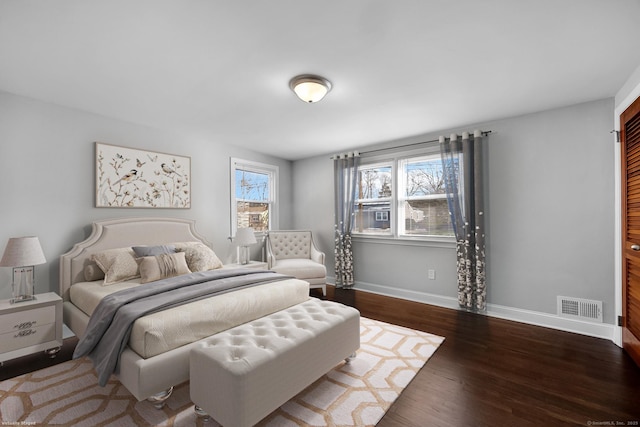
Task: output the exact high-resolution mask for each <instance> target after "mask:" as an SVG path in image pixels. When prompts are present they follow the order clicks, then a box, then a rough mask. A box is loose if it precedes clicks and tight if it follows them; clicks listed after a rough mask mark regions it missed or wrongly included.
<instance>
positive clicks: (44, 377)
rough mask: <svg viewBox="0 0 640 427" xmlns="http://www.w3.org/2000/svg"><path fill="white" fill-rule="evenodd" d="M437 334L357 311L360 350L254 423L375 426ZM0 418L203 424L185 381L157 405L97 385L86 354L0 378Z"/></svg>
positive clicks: (116, 386)
mask: <svg viewBox="0 0 640 427" xmlns="http://www.w3.org/2000/svg"><path fill="white" fill-rule="evenodd" d="M443 341H444V338H443V337H439V336H436V335H432V334H428V333H425V332H420V331H415V330H413V329H408V328H404V327H401V326H396V325H391V324H388V323H384V322H379V321H376V320H372V319H367V318H363V317H361V318H360V349H359V350H358V352H357V357H356V358H355V359H354V360H353V361H352V362H351V363H350V364H345V363H340V364H339V365H337V366H336V367H335V368H334V369H332V370H331V371H330V372H328V373H327V374H326V375H324V376H323V377H321V378H320V379H318V380H317V381H316V382H315V383H313V384H312V385H310V386H309V387H307V388H306V389H305V390H303V391H302V392H300V393H299V394H298V395H297V396H295V397H294V398H292V399H291V400H290V401H289V402H287V403H285V404H284V405H282V406H281V407H280V408H278V409H277V410H275V411H274V412H273V413H271V414H270V415H269V416H267V417H266V418H265V419H264V420H262V421H261V422H260V423H259V424H258V425H259V426H270V427H274V426H374V425H375V424H376V423H377V422H378V421H379V420H380V419H381V418H382V416H383V415H384V414H385V412H386V411H387V410H388V409H389V407H390V406H391V404H392V403H393V402H394V401H395V400H396V398H397V397H398V396H399V395H400V393H401V392H402V390H403V389H404V388H405V387H406V386H407V385H408V384H409V382H410V381H411V380H412V379H413V377H414V376H415V375H416V373H417V372H418V371H419V370H420V369H421V368H422V366H424V364H425V363H426V362H427V360H428V359H429V357H431V355H432V354H433V353H434V352H435V351H436V349H437V348H438V347H439V346H440V344H441V343H442V342H443ZM0 425H38V426H39V425H59V426H74V427H76V426H80V427H82V426H87V427H95V426H105V427H106V426H109V427H111V426H113V427H115V426H132V427H134V426H135V427H138V426H167V427H171V426H173V427H182V426H195V425H197V426H207V427H218V426H219V424H218V423H216V422H215V421H214V420H209V421H208V422H206V423H205V422H203V420H202V419H199V418H198V417H197V416H196V415H195V413H194V411H193V404H192V403H191V402H190V400H189V383H188V382H185V383H183V384H181V385H179V386H177V387H175V388H174V391H173V394H172V395H171V397H170V398H169V399H168V400H167V402H166V405H165V407H164V408H163V409H161V410H157V409H155V407H154V406H153V405H152V404H151V403H149V402H147V401H141V402H138V401H137V400H136V399H135V398H134V397H133V396H132V395H131V394H130V393H129V392H128V391H127V389H126V388H124V387H123V386H122V385H121V384H120V383H119V382H118V380H117V379H116V378H115V377H112V378H111V380H110V381H109V382H108V384H107V385H106V386H105V387H100V386H98V385H97V379H96V375H95V372H94V370H93V367H92V365H91V362H90V361H89V360H88V359H87V358H81V359H78V360H71V361H67V362H64V363H61V364H58V365H54V366H51V367H48V368H45V369H42V370H40V371H36V372H32V373H29V374H25V375H21V376H19V377H15V378H11V379H8V380H5V381H2V382H0Z"/></svg>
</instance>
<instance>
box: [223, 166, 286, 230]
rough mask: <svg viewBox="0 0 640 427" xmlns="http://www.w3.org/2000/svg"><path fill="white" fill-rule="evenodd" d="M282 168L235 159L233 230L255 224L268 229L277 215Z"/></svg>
mask: <svg viewBox="0 0 640 427" xmlns="http://www.w3.org/2000/svg"><path fill="white" fill-rule="evenodd" d="M277 177H278V167H277V166H272V165H266V164H262V163H257V162H250V161H245V160H240V159H231V198H232V200H231V209H232V211H233V212H232V216H231V217H232V221H234V223H233V224H232V230H231V231H232V233H233V235H235V233H236V230H237V229H238V228H246V227H251V228H253V229H254V230H255V231H256V232H261V231H262V232H264V231H268V230H269V229H271V228H272V225H273V224H274V220H275V219H276V218H277V217H276V215H277V204H276V200H277V199H276V188H277V185H276V183H277Z"/></svg>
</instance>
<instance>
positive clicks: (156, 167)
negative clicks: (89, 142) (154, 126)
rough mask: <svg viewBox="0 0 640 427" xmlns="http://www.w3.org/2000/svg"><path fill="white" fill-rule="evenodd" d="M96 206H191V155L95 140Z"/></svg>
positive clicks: (169, 207)
mask: <svg viewBox="0 0 640 427" xmlns="http://www.w3.org/2000/svg"><path fill="white" fill-rule="evenodd" d="M95 168H96V176H95V179H96V193H95V205H96V207H97V208H166V209H190V208H191V157H188V156H179V155H176V154H168V153H161V152H157V151H148V150H141V149H136V148H129V147H122V146H119V145H111V144H105V143H102V142H96V143H95Z"/></svg>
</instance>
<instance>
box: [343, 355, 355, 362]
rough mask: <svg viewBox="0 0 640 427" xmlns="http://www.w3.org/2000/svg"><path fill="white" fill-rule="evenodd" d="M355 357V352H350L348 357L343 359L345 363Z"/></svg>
mask: <svg viewBox="0 0 640 427" xmlns="http://www.w3.org/2000/svg"><path fill="white" fill-rule="evenodd" d="M355 358H356V354H355V353H351V355H350V356H349V357H347V358H346V359H344V361H345V363H351V361H352V360H353V359H355Z"/></svg>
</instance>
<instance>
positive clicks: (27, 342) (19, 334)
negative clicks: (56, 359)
mask: <svg viewBox="0 0 640 427" xmlns="http://www.w3.org/2000/svg"><path fill="white" fill-rule="evenodd" d="M55 339H56V324H55V323H49V324H48V325H42V326H36V327H32V328H26V329H24V328H23V329H20V330H16V331H12V332H8V333H6V334H2V335H0V349H2V351H3V352H8V351H13V350H17V349H19V348H24V347H29V346H32V345H36V344H40V343H44V342H47V341H53V340H55Z"/></svg>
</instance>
